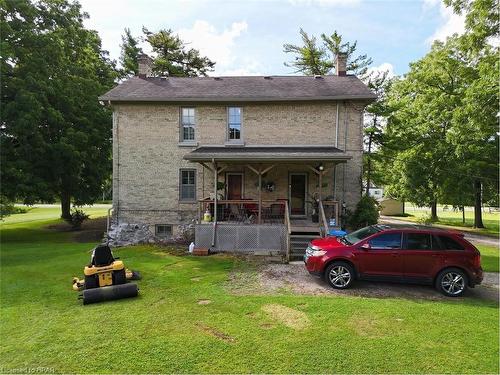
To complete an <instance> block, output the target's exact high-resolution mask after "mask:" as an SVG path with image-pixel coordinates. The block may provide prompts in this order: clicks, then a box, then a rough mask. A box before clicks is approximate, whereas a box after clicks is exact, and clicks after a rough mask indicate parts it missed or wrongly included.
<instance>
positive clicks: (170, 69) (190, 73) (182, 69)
mask: <svg viewBox="0 0 500 375" xmlns="http://www.w3.org/2000/svg"><path fill="white" fill-rule="evenodd" d="M143 32H144V35H145V39H146V41H147V42H148V43H149V44H150V45H151V48H152V49H153V53H154V54H155V56H154V59H153V60H154V61H153V73H154V74H156V75H158V76H173V77H197V76H206V75H207V72H209V71H212V70H213V68H214V66H215V63H214V62H213V61H211V60H210V59H209V58H208V57H203V56H201V55H200V52H199V51H198V50H196V49H193V48H191V49H187V48H186V45H185V44H184V42H183V41H182V40H181V39H180V38H179V36H178V35H175V34H174V33H173V32H172V30H170V29H168V30H165V29H163V30H160V31H158V32H156V33H153V32H151V31H149V30H148V29H146V28H143Z"/></svg>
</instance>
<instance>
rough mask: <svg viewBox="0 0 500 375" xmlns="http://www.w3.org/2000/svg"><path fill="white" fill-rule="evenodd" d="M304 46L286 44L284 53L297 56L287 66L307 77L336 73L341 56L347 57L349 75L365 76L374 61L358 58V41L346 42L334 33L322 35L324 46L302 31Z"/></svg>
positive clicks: (362, 56)
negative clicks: (337, 62)
mask: <svg viewBox="0 0 500 375" xmlns="http://www.w3.org/2000/svg"><path fill="white" fill-rule="evenodd" d="M300 37H301V39H302V45H295V44H289V43H287V44H284V45H283V51H284V52H285V53H292V54H294V55H295V57H294V59H293V61H291V62H288V63H285V66H288V67H292V68H295V73H303V74H306V75H325V74H331V73H332V72H335V68H336V60H337V56H338V55H339V54H341V53H342V54H346V55H347V69H346V70H347V73H350V74H355V75H358V76H363V75H364V74H366V71H367V69H368V66H369V65H370V64H371V63H372V59H371V58H369V57H368V56H367V55H358V56H356V50H357V41H354V42H353V43H350V42H344V41H343V39H342V35H340V34H339V33H338V32H337V31H334V32H333V34H332V35H330V36H328V35H326V34H321V40H322V41H323V45H322V46H318V45H317V41H316V38H315V37H314V36H309V34H307V33H306V32H305V31H304V30H302V29H300Z"/></svg>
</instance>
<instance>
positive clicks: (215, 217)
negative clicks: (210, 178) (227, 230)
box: [212, 160, 219, 247]
mask: <svg viewBox="0 0 500 375" xmlns="http://www.w3.org/2000/svg"><path fill="white" fill-rule="evenodd" d="M212 165H213V167H214V218H213V220H214V223H213V228H214V230H213V232H212V247H213V246H215V232H216V230H217V180H218V179H219V171H218V170H217V163H216V162H215V160H213V161H212Z"/></svg>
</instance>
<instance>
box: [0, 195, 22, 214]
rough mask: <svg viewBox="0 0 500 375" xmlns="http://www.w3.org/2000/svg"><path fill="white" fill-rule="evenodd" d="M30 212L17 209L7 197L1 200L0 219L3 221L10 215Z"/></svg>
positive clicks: (20, 208)
mask: <svg viewBox="0 0 500 375" xmlns="http://www.w3.org/2000/svg"><path fill="white" fill-rule="evenodd" d="M26 212H28V209H27V208H24V207H17V206H15V205H14V203H12V202H11V201H9V200H7V199H5V197H1V198H0V219H3V218H5V217H7V216H9V215H14V214H24V213H26Z"/></svg>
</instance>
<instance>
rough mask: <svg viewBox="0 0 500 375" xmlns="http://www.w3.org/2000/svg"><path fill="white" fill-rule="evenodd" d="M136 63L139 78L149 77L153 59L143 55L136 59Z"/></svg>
mask: <svg viewBox="0 0 500 375" xmlns="http://www.w3.org/2000/svg"><path fill="white" fill-rule="evenodd" d="M137 63H138V64H139V78H146V77H151V74H152V72H153V59H152V58H151V57H149V56H148V55H146V54H144V53H143V54H142V55H139V57H137Z"/></svg>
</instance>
